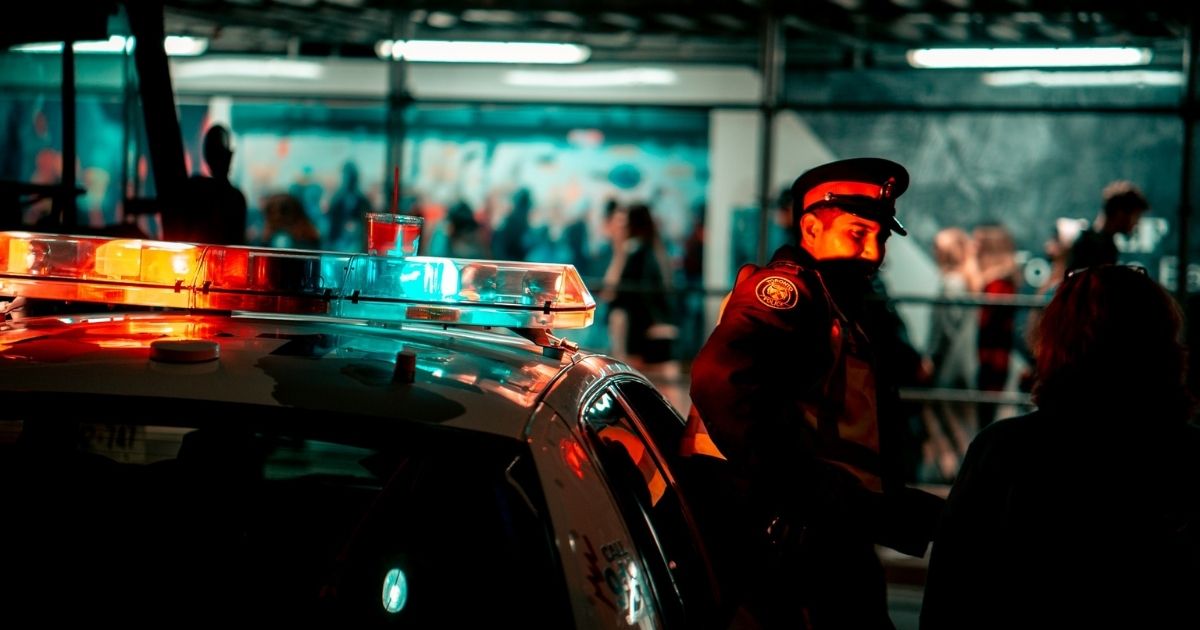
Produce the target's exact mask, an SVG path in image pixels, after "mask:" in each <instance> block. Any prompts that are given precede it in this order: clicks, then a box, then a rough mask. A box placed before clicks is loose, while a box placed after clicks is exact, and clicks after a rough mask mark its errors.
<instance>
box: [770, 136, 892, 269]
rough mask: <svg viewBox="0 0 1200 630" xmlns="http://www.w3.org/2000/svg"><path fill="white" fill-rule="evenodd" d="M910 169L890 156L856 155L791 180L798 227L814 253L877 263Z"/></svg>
mask: <svg viewBox="0 0 1200 630" xmlns="http://www.w3.org/2000/svg"><path fill="white" fill-rule="evenodd" d="M907 188H908V171H906V170H904V167H903V166H900V165H899V164H897V163H895V162H892V161H890V160H883V159H879V158H855V159H850V160H840V161H837V162H830V163H828V164H824V165H821V166H818V167H816V168H813V169H811V170H809V171H807V172H805V173H804V174H803V175H801V176H800V177H798V178H797V179H796V182H795V183H794V184H792V203H793V206H792V207H793V210H794V214H795V215H796V222H795V230H796V234H797V235H798V239H799V244H800V246H801V247H803V248H804V249H805V250H806V251H807V252H808V253H809V254H811V255H812V257H813V258H815V259H817V260H819V261H823V260H852V261H856V262H860V263H866V264H869V265H872V266H874V267H878V266H879V264H880V263H882V262H883V257H884V254H885V252H886V250H885V244H886V243H887V239H888V237H889V236H891V234H892V232H896V233H898V234H901V235H905V234H907V233H908V232H906V231H905V230H904V226H903V225H901V224H900V222H899V221H898V220H896V205H895V204H896V197H899V196H900V195H901V193H903V192H904V191H905V190H906V189H907Z"/></svg>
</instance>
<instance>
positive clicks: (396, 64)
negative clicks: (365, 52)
mask: <svg viewBox="0 0 1200 630" xmlns="http://www.w3.org/2000/svg"><path fill="white" fill-rule="evenodd" d="M409 39H412V21H411V20H410V19H409V14H408V13H407V12H397V13H394V14H393V15H392V41H394V42H398V41H408V40H409ZM411 101H412V97H411V95H410V94H409V92H408V60H407V59H396V58H395V56H394V55H393V57H392V61H391V62H390V63H389V64H388V96H387V164H385V165H384V167H385V168H386V169H387V170H386V172H385V173H384V178H383V181H385V182H387V181H390V182H392V186H393V190H398V191H399V193H398V199H401V198H403V196H404V189H403V180H404V137H405V136H406V135H408V123H407V121H406V120H405V114H406V113H407V110H408V104H409V103H410V102H411ZM386 193H387V194H386V195H385V196H384V199H387V200H391V199H392V190H388V191H386ZM387 210H388V211H393V210H394V211H399V208H391V207H388V208H387Z"/></svg>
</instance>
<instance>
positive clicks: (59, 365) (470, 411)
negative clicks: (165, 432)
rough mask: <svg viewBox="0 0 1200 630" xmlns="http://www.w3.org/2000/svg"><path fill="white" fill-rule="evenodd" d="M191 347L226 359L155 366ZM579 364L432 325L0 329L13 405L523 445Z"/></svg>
mask: <svg viewBox="0 0 1200 630" xmlns="http://www.w3.org/2000/svg"><path fill="white" fill-rule="evenodd" d="M181 337H185V338H189V339H193V340H201V342H202V343H207V344H209V346H211V347H214V348H217V352H218V354H219V357H218V358H216V359H215V360H208V361H200V362H191V363H188V362H173V361H170V360H160V358H161V357H155V358H152V350H151V344H152V342H155V341H158V340H163V339H169V338H181ZM400 352H407V353H411V354H412V355H414V356H415V359H416V361H415V374H414V377H413V381H412V382H411V383H407V382H405V379H404V378H403V377H401V378H399V379H397V378H396V377H395V374H396V371H397V370H396V361H397V354H398V353H400ZM571 365H572V361H571V360H570V358H569V355H568V358H567V359H565V360H564V359H561V358H553V357H545V356H543V355H542V353H541V351H540V349H539V348H538V347H537V346H534V345H533V344H532V343H530V342H528V341H526V340H524V339H522V338H520V337H517V336H515V335H512V334H507V333H500V332H487V331H477V330H473V329H455V328H450V329H443V327H441V326H435V325H405V326H404V328H402V329H397V328H382V327H371V326H365V325H355V324H351V323H342V322H327V321H312V320H311V319H301V318H294V319H289V318H279V319H274V318H265V317H261V316H247V317H239V316H229V315H212V314H186V313H184V314H172V313H162V312H159V313H150V312H142V313H128V314H111V313H106V314H101V315H89V316H77V315H72V316H59V317H41V318H33V319H26V320H20V321H14V322H7V323H4V324H2V325H0V392H5V396H6V399H7V400H9V401H13V400H15V399H17V398H21V397H26V398H30V397H32V398H39V399H41V400H42V401H43V402H46V401H58V400H67V399H69V398H71V397H79V398H83V399H85V400H86V399H95V400H99V399H105V400H107V399H108V398H110V397H123V399H125V400H129V401H135V400H140V401H148V400H155V401H159V402H161V403H164V406H163V409H164V410H166V411H169V410H172V409H182V408H185V407H188V405H189V403H196V404H203V403H222V404H234V405H235V406H236V405H246V406H247V407H246V408H245V409H244V410H245V411H248V412H251V413H252V412H253V411H252V410H253V409H255V408H258V409H263V410H270V409H280V408H284V409H286V408H292V409H296V410H305V411H313V412H327V413H328V414H330V415H333V416H336V415H356V416H370V417H378V418H392V419H397V420H404V421H416V422H424V423H436V424H439V425H444V426H448V427H455V428H461V429H467V430H472V431H482V432H487V433H492V434H498V435H503V436H509V437H513V438H521V437H522V436H523V434H524V431H525V428H526V425H527V424H528V422H529V420H530V417H531V414H532V411H533V409H534V407H535V406H536V405H537V403H538V401H539V400H540V398H541V397H542V395H543V394H544V393H545V392H546V390H547V388H548V386H549V385H550V384H551V383H552V382H553V381H554V379H555V378H556V377H557V376H558V375H559V374H560V373H561V372H563V371H564V370H565V369H566V368H568V367H570V366H571ZM131 404H133V403H131ZM48 411H49V410H48ZM83 413H84V414H86V413H87V410H86V409H85V410H84V411H83ZM230 420H234V421H235V420H236V418H230Z"/></svg>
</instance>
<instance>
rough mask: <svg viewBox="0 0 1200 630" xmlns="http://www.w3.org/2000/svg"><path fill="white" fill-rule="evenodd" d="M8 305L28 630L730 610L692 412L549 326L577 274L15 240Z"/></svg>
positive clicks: (20, 567)
mask: <svg viewBox="0 0 1200 630" xmlns="http://www.w3.org/2000/svg"><path fill="white" fill-rule="evenodd" d="M0 295H2V296H7V297H6V298H4V299H5V300H7V301H6V302H5V304H6V306H5V310H10V311H12V312H11V313H10V317H9V319H8V321H5V322H3V323H2V324H0V393H2V400H3V405H2V407H0V409H2V411H0V488H2V490H0V501H2V503H0V505H3V506H4V509H3V512H4V515H3V516H0V523H2V524H0V548H3V549H4V551H3V552H0V553H2V557H0V573H2V574H3V582H2V583H0V593H3V594H4V595H3V598H4V601H5V604H4V606H3V608H2V610H3V612H0V617H3V618H7V621H4V622H2V623H4V625H6V626H9V627H13V622H14V621H22V620H26V619H29V618H30V617H29V615H34V617H33V618H36V619H39V620H41V621H39V623H53V621H51V620H55V621H58V620H68V619H82V620H88V621H93V622H95V621H100V620H112V621H115V622H118V623H125V624H127V625H128V624H130V623H154V624H155V625H163V626H166V625H179V624H180V623H191V622H205V623H214V622H215V623H229V624H240V623H242V622H253V623H263V624H271V625H283V624H288V623H290V624H296V625H329V626H339V627H344V626H376V625H401V626H409V627H428V626H437V627H470V626H479V625H484V624H486V625H487V626H489V627H504V628H508V627H513V626H514V625H516V626H522V627H536V628H560V627H579V628H612V627H627V626H637V627H681V626H689V627H694V626H698V625H705V623H706V622H707V621H708V620H711V619H712V617H711V615H712V613H713V610H714V607H715V605H716V603H715V602H716V600H717V595H718V593H717V588H716V582H715V579H714V576H713V572H712V569H711V562H710V560H709V554H708V552H707V551H706V548H705V546H704V544H703V542H702V540H701V538H700V536H699V535H698V528H697V524H696V522H695V519H694V518H693V516H692V511H691V510H690V509H689V507H688V501H687V495H686V493H685V492H686V489H685V488H683V487H681V484H680V480H679V479H678V478H677V475H676V473H675V469H674V466H675V462H674V457H673V453H674V452H675V446H674V445H676V444H677V443H678V440H679V437H680V434H681V432H682V430H683V422H682V420H681V419H680V417H679V416H678V415H677V414H676V412H675V411H674V410H673V409H672V408H671V407H670V405H668V404H667V402H666V401H665V400H664V399H663V397H662V396H661V395H659V393H658V392H657V391H656V390H655V389H654V388H653V387H652V386H651V385H650V384H649V382H648V381H647V380H646V379H645V378H644V377H643V376H641V375H640V374H638V373H637V372H635V371H634V370H632V369H630V368H629V367H627V366H626V365H624V364H622V363H620V362H617V361H614V360H612V359H610V358H607V357H603V356H598V355H594V354H591V353H588V352H586V351H582V350H579V349H578V348H577V347H575V346H573V345H572V344H570V343H569V342H567V341H564V340H563V339H560V338H558V337H557V336H555V334H554V333H553V332H551V331H552V330H562V329H570V328H578V327H583V326H586V325H588V324H589V323H590V322H591V320H592V316H593V315H592V313H593V309H594V306H595V302H594V300H593V299H592V297H591V296H590V295H589V293H588V291H587V289H586V287H585V286H584V284H583V282H582V280H581V279H580V277H579V275H578V274H577V273H576V271H575V270H574V268H573V267H571V266H569V265H544V264H518V263H507V262H495V261H477V260H455V259H446V258H432V257H407V258H393V257H378V256H365V255H355V254H343V253H331V252H309V251H294V250H274V249H263V248H250V247H219V246H208V245H196V244H181V243H167V242H156V241H147V240H128V239H110V238H101V237H77V236H62V235H53V234H37V233H29V232H3V233H0ZM63 303H71V304H74V305H78V304H81V303H83V304H89V305H96V306H95V308H94V312H92V313H91V314H81V313H79V312H78V311H79V309H78V308H75V309H69V310H63V309H61V308H56V305H59V304H63ZM39 307H40V308H41V309H42V310H43V311H48V314H43V315H41V316H35V315H36V311H37V309H38V308H39ZM22 313H25V315H24V316H21V314H22Z"/></svg>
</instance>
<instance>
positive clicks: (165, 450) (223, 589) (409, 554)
mask: <svg viewBox="0 0 1200 630" xmlns="http://www.w3.org/2000/svg"><path fill="white" fill-rule="evenodd" d="M226 411H229V410H226ZM285 411H287V412H289V413H292V414H298V413H299V412H296V411H295V410H285ZM235 413H236V414H237V415H234V414H235ZM64 415H66V414H63V413H61V412H60V413H56V412H55V411H53V410H51V409H47V411H46V413H45V414H44V416H40V417H15V418H14V417H11V416H10V418H9V419H5V420H2V421H0V501H2V502H3V506H4V512H5V513H6V514H8V515H20V517H19V518H5V519H3V523H2V524H0V539H3V540H4V541H6V547H7V548H8V549H7V550H6V552H5V556H4V557H5V560H4V562H2V563H0V575H2V578H0V587H3V588H4V590H5V592H6V593H8V595H9V597H11V599H9V600H8V601H11V602H14V605H13V606H10V607H6V609H5V615H11V618H12V619H13V620H14V621H15V620H16V619H23V618H26V617H25V616H24V615H25V614H36V613H38V612H39V611H42V612H44V611H45V610H47V609H50V608H49V607H52V606H55V605H56V604H58V603H61V604H65V605H67V606H68V607H69V608H70V609H71V610H75V611H87V613H86V614H87V617H88V619H90V620H94V619H110V620H113V621H120V622H122V623H128V622H129V621H130V620H135V619H136V620H145V621H149V620H151V619H153V620H155V621H157V622H160V623H163V624H164V625H172V622H171V621H170V620H171V619H173V618H174V619H189V620H190V619H194V618H196V617H198V616H199V617H205V618H210V617H211V619H213V620H216V619H229V618H232V617H233V616H235V615H236V616H237V617H240V618H243V619H247V620H252V621H251V622H254V621H257V622H260V623H262V622H267V623H272V624H278V623H283V622H294V623H303V624H310V623H321V624H323V625H332V626H356V627H357V626H363V625H366V626H374V625H392V624H394V623H399V624H408V625H411V626H419V627H426V626H432V625H439V626H441V625H444V626H447V627H455V626H466V625H478V624H482V623H487V624H489V625H491V624H496V625H504V626H505V627H510V626H511V625H513V624H516V625H522V626H524V625H531V626H534V627H562V626H564V625H569V624H570V616H569V615H570V614H571V613H570V610H569V607H568V602H567V596H566V592H565V585H564V583H563V578H562V570H561V568H559V563H558V560H557V556H556V554H555V552H554V550H553V547H552V545H551V543H550V540H551V538H550V534H549V531H550V530H549V528H548V524H547V523H543V522H542V521H541V516H540V515H542V514H545V509H544V508H543V507H542V506H544V500H543V497H542V495H541V492H540V485H539V484H538V483H537V480H536V477H535V476H534V475H535V474H536V473H534V469H533V466H532V462H531V461H530V457H529V455H528V453H527V452H526V447H525V446H524V445H523V444H521V443H519V442H516V441H512V442H509V441H507V440H503V439H496V438H491V437H488V436H484V437H480V438H478V439H476V438H475V437H474V436H463V435H460V434H457V433H452V434H450V435H447V434H446V433H445V432H444V431H442V430H437V431H431V430H428V429H421V430H410V429H405V430H403V431H401V430H398V429H396V427H395V426H392V427H389V428H387V429H381V428H375V429H373V428H372V427H371V424H372V423H369V422H365V421H363V422H351V421H349V420H348V419H345V418H333V419H330V418H325V419H324V420H320V419H315V418H300V419H297V420H296V421H295V422H291V421H287V420H281V419H280V418H274V420H276V421H271V422H266V421H264V422H258V423H242V422H235V421H232V418H234V417H246V416H250V417H255V416H261V415H262V412H261V411H258V410H251V409H242V410H239V411H229V413H224V414H213V416H214V417H217V418H220V419H221V420H223V421H224V422H222V423H218V422H190V421H182V422H181V421H176V420H165V421H164V419H163V418H162V417H158V418H151V417H145V418H139V417H137V414H131V413H129V412H128V410H127V409H126V410H122V411H121V412H119V413H116V412H114V413H111V414H105V413H103V412H98V411H96V410H93V411H92V413H91V414H90V416H91V419H89V420H87V421H83V422H79V421H72V420H66V419H63V416H64ZM339 423H340V424H339ZM374 424H376V425H377V424H379V423H378V422H375V423H374ZM530 593H539V596H538V597H536V598H531V597H530ZM543 594H544V595H543ZM81 614H82V613H81Z"/></svg>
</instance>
